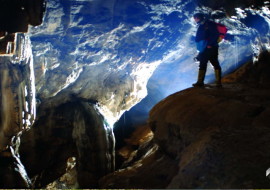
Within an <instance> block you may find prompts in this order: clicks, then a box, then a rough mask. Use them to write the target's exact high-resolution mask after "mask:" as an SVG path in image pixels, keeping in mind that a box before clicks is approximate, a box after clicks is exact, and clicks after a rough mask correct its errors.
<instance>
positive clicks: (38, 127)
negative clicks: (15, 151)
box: [20, 98, 114, 188]
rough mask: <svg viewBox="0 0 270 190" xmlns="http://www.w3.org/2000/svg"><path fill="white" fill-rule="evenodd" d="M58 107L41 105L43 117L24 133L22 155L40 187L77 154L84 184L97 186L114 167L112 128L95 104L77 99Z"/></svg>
mask: <svg viewBox="0 0 270 190" xmlns="http://www.w3.org/2000/svg"><path fill="white" fill-rule="evenodd" d="M73 100H74V102H69V103H65V104H62V105H60V106H58V107H54V105H52V107H48V105H46V106H45V108H46V109H44V108H43V106H42V105H41V106H40V107H39V113H40V115H39V118H38V119H37V122H36V123H35V124H34V126H33V128H32V129H31V130H30V131H28V132H27V133H25V134H23V136H22V139H23V141H22V143H21V147H20V151H21V159H22V162H23V163H24V165H25V167H26V169H27V171H28V173H29V176H30V177H31V178H33V179H34V182H35V183H34V185H35V187H37V188H40V187H45V186H46V185H47V184H49V183H51V182H52V181H54V180H56V179H58V178H60V177H61V176H62V175H63V174H64V173H65V172H66V163H67V160H68V159H69V158H70V157H75V158H76V170H77V176H78V178H77V180H78V183H79V185H80V188H83V187H96V186H97V180H98V179H99V178H100V177H102V176H104V175H106V174H108V173H110V172H112V171H113V170H114V136H113V134H112V129H111V128H110V127H109V126H108V125H107V124H106V123H105V122H104V118H103V116H101V115H100V114H98V111H97V108H96V106H95V105H94V104H92V103H89V102H85V101H82V100H76V99H75V98H74V99H73Z"/></svg>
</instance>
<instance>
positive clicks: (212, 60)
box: [209, 47, 222, 87]
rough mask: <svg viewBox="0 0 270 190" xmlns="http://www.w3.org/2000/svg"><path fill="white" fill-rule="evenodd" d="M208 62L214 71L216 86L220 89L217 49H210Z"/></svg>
mask: <svg viewBox="0 0 270 190" xmlns="http://www.w3.org/2000/svg"><path fill="white" fill-rule="evenodd" d="M209 60H210V63H211V64H212V65H213V67H214V69H215V78H216V86H217V87H221V86H222V84H221V73H222V72H221V67H220V64H219V61H218V47H213V48H211V50H210V52H209Z"/></svg>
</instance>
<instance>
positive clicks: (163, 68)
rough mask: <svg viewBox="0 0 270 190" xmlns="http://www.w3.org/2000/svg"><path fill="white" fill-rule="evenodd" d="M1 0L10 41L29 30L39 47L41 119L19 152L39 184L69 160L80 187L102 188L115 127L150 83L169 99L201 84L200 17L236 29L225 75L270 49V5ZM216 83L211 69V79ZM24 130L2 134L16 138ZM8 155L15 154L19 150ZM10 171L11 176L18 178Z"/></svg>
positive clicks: (239, 0) (2, 27)
mask: <svg viewBox="0 0 270 190" xmlns="http://www.w3.org/2000/svg"><path fill="white" fill-rule="evenodd" d="M0 3H1V5H3V6H1V13H0V14H1V15H0V16H1V17H0V23H1V24H0V31H1V36H2V37H3V39H7V37H6V36H10V35H9V34H12V33H14V32H28V35H29V36H30V40H31V44H32V51H33V57H31V59H32V58H33V63H34V65H33V66H34V69H33V72H34V74H35V90H36V91H35V93H36V96H35V97H34V98H36V106H37V112H36V113H37V118H36V119H35V123H34V125H33V126H32V129H31V130H29V131H28V132H24V133H23V136H22V143H21V146H20V154H21V159H22V163H23V165H24V166H25V168H26V171H27V173H28V175H29V177H30V178H31V180H32V183H33V185H34V187H40V188H41V187H44V186H45V185H47V184H48V183H50V182H52V181H53V180H55V179H57V178H58V177H60V176H61V175H62V174H63V173H64V172H65V167H66V160H68V159H69V158H71V157H75V158H76V160H77V166H76V170H77V173H78V179H77V180H78V182H79V185H80V187H81V188H84V187H85V188H89V187H98V180H99V178H100V177H102V176H104V175H105V174H107V173H110V172H112V171H113V170H114V159H115V157H114V156H115V154H114V143H115V142H114V135H113V132H112V126H113V124H114V122H115V121H117V120H118V119H119V118H120V116H121V115H122V114H123V113H124V111H126V110H129V109H130V108H131V107H133V106H134V105H136V104H137V103H138V102H140V101H141V100H142V99H143V98H144V97H145V96H146V95H147V83H148V85H149V86H150V87H149V86H148V92H149V89H154V90H153V91H152V92H156V91H157V90H160V91H162V92H161V94H162V95H161V97H162V98H164V97H165V96H166V95H168V94H170V93H173V92H175V91H178V90H181V89H183V88H186V87H188V86H190V84H191V81H192V80H193V79H194V78H196V77H195V75H196V73H195V72H194V70H196V69H197V65H196V64H192V65H191V64H190V62H193V57H194V54H196V49H195V46H194V42H193V41H192V37H193V36H194V32H195V30H196V26H195V24H194V23H193V22H192V15H193V13H194V12H197V11H203V12H205V13H207V14H209V13H211V12H213V11H214V10H217V9H218V10H219V11H218V12H221V13H223V14H222V15H223V17H222V18H219V19H220V21H221V22H223V23H224V24H226V25H227V26H228V28H229V32H228V37H227V41H225V42H224V43H223V44H221V47H220V49H221V53H220V59H221V61H222V62H223V65H222V66H223V69H224V73H228V72H231V71H232V70H235V69H236V68H238V67H240V66H241V65H242V64H243V63H244V62H245V61H247V60H250V59H253V60H256V59H257V58H258V55H259V53H260V52H261V51H262V50H268V49H269V46H268V45H267V44H269V19H270V18H269V9H268V8H267V6H268V4H267V1H254V0H249V1H244V0H236V1H230V2H227V1H222V0H219V1H214V0H207V1H200V0H198V1H192V0H188V1H184V2H182V1H179V0H170V1H169V0H158V1H153V2H152V1H144V0H138V1H136V2H131V1H124V0H93V1H88V0H69V1H66V0H50V1H48V2H47V9H46V12H45V14H44V10H45V3H44V1H42V0H35V1H34V0H24V1H19V0H17V1H16V0H1V1H0ZM235 8H238V9H235ZM245 8H248V9H245ZM254 19H257V20H256V21H258V23H256V22H255V23H254ZM42 21H43V23H42V25H40V24H41V22H42ZM29 25H31V26H30V27H29ZM38 25H40V26H38ZM28 27H29V28H28ZM12 39H13V40H15V38H12ZM16 39H17V38H16ZM2 41H3V40H2ZM18 43H19V41H18ZM5 46H6V44H5V45H4V47H5ZM228 49H230V50H232V52H229V53H228ZM26 51H27V50H26ZM29 59H30V58H29ZM27 60H28V59H27ZM18 65H19V64H18ZM17 69H18V70H19V71H20V70H22V68H21V66H18V68H17ZM5 73H6V72H5ZM175 75H178V76H180V77H178V78H173V77H172V76H175ZM5 76H7V75H5ZM212 78H213V75H212V74H211V73H210V72H208V74H207V80H208V81H211V79H212ZM5 79H6V77H5ZM172 81H176V82H175V83H176V84H174V85H172V84H171V83H172ZM32 82H33V80H32ZM178 82H179V86H180V87H179V86H178V87H175V86H177V85H178ZM2 86H3V85H2ZM2 94H4V90H3V88H2ZM152 94H155V93H152ZM24 95H25V94H22V96H24ZM2 97H4V95H2ZM154 97H155V96H153V97H150V98H154ZM3 102H4V101H3V99H2V102H1V103H2V104H3ZM1 120H3V119H2V118H1ZM1 127H2V128H3V126H1ZM21 131H23V130H21ZM21 131H20V130H16V133H17V135H16V134H12V133H11V134H8V135H6V134H4V136H8V138H7V139H10V141H11V139H12V137H13V136H14V135H15V136H17V137H18V139H19V137H21ZM18 134H19V135H18ZM1 135H2V133H1ZM5 138H6V137H5ZM17 141H19V140H17ZM7 144H8V143H7ZM2 147H5V145H3V146H2ZM2 147H1V148H2ZM11 147H12V146H11ZM16 147H17V146H16ZM9 153H10V152H9ZM1 155H2V156H1V158H3V159H6V158H7V157H8V158H9V157H10V158H12V159H15V158H16V159H17V158H18V157H16V155H15V154H12V151H11V153H10V154H4V153H2V154H1ZM7 155H8V156H7ZM14 155H15V156H14ZM7 162H8V163H12V161H10V160H9V159H7V160H5V163H7ZM20 165H22V164H18V166H20ZM1 167H2V168H5V166H4V165H3V166H2V165H1ZM14 168H15V167H14ZM2 171H6V170H2ZM10 173H11V174H8V175H9V177H7V179H11V178H12V179H13V177H14V174H12V172H10ZM1 175H5V173H3V174H1ZM6 176H7V175H6ZM10 176H11V177H10ZM14 179H17V178H16V177H14ZM9 183H10V184H9V185H10V186H6V187H16V185H18V186H17V187H23V185H22V184H23V183H16V184H13V185H14V186H12V183H14V181H12V180H10V181H9ZM89 184H90V185H89ZM5 185H7V184H3V185H2V184H1V186H3V187H5Z"/></svg>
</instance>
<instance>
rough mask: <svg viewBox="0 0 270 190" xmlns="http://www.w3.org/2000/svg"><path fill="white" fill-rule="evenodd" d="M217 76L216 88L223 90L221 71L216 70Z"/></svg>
mask: <svg viewBox="0 0 270 190" xmlns="http://www.w3.org/2000/svg"><path fill="white" fill-rule="evenodd" d="M215 76H216V87H218V88H221V87H222V84H221V70H219V69H216V70H215Z"/></svg>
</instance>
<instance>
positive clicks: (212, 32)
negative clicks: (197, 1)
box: [195, 20, 219, 47]
mask: <svg viewBox="0 0 270 190" xmlns="http://www.w3.org/2000/svg"><path fill="white" fill-rule="evenodd" d="M218 38H219V32H218V30H217V26H216V23H214V22H213V21H209V20H206V21H205V22H204V23H202V24H200V25H199V28H198V30H197V33H196V37H195V41H196V43H198V42H200V41H202V40H204V41H206V45H207V46H212V47H215V46H218Z"/></svg>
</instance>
